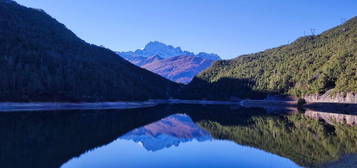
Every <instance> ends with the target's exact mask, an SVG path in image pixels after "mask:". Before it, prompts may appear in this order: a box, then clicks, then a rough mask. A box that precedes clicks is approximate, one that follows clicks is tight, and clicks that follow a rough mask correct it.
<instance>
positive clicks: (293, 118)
mask: <svg viewBox="0 0 357 168" xmlns="http://www.w3.org/2000/svg"><path fill="white" fill-rule="evenodd" d="M249 121H250V123H251V124H250V125H241V124H240V123H239V122H237V124H235V125H232V124H230V125H226V124H224V123H223V124H222V123H220V122H219V121H218V122H217V121H214V120H213V121H199V125H201V126H202V127H203V128H205V129H207V130H208V131H209V132H210V133H211V134H212V136H213V137H214V138H218V139H228V140H232V141H235V142H237V143H238V144H242V145H248V146H252V147H256V148H259V149H263V150H265V151H268V152H271V153H274V154H278V155H281V156H283V157H287V158H289V159H291V160H293V161H295V162H296V163H298V164H300V165H302V166H316V165H320V164H322V163H325V162H328V161H332V160H337V159H339V158H340V157H341V156H342V155H344V154H348V153H351V152H357V127H349V126H344V125H340V124H333V125H329V124H327V123H325V122H323V121H317V120H312V119H309V118H306V117H304V115H302V114H295V115H290V116H270V117H267V116H265V117H260V116H254V117H252V118H251V119H250V120H249Z"/></svg>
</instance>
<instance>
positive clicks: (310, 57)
mask: <svg viewBox="0 0 357 168" xmlns="http://www.w3.org/2000/svg"><path fill="white" fill-rule="evenodd" d="M329 90H331V91H330V92H329V93H330V94H331V95H333V94H336V93H348V92H350V93H357V17H354V18H352V19H350V20H349V21H347V22H346V23H344V24H342V25H340V26H337V27H335V28H333V29H331V30H328V31H325V32H323V33H322V34H320V35H313V36H305V37H301V38H299V39H297V40H296V41H294V42H293V43H291V44H288V45H284V46H280V47H277V48H273V49H268V50H265V51H262V52H258V53H255V54H249V55H242V56H239V57H237V58H235V59H232V60H223V61H217V62H216V63H215V64H214V65H213V66H211V67H210V68H209V69H208V70H206V71H204V72H202V73H200V74H199V75H198V76H197V77H196V78H195V79H194V80H193V81H192V82H191V83H190V85H189V86H188V87H186V89H185V90H184V91H183V92H182V94H181V95H180V97H184V98H208V99H228V98H232V97H238V98H263V97H265V96H266V95H267V94H279V95H293V96H298V97H302V96H305V95H310V94H323V93H326V92H327V91H329Z"/></svg>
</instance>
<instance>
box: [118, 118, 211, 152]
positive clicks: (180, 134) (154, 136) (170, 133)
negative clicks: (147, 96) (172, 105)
mask: <svg viewBox="0 0 357 168" xmlns="http://www.w3.org/2000/svg"><path fill="white" fill-rule="evenodd" d="M120 139H127V140H133V141H134V142H138V143H141V144H142V145H143V146H144V148H145V149H146V150H149V151H158V150H161V149H164V148H169V147H172V146H178V145H179V144H181V143H185V142H188V141H192V140H197V141H207V140H211V139H212V137H211V135H210V133H209V132H207V131H206V130H204V129H202V128H201V127H199V126H198V125H196V124H195V123H194V122H193V121H192V119H191V118H190V117H189V116H188V115H186V114H174V115H171V116H169V117H166V118H164V119H161V120H160V121H157V122H154V123H152V124H149V125H146V126H144V127H141V128H137V129H134V130H133V131H130V132H129V133H127V134H125V135H123V136H122V137H120Z"/></svg>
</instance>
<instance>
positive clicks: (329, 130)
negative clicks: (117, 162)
mask: <svg viewBox="0 0 357 168" xmlns="http://www.w3.org/2000/svg"><path fill="white" fill-rule="evenodd" d="M182 112H184V113H185V114H187V115H188V116H190V117H188V116H187V115H173V114H177V113H182ZM170 115H173V116H170ZM167 116H170V117H167ZM165 117H167V118H165ZM161 118H165V119H163V120H161V121H159V122H157V124H155V123H154V124H150V125H147V124H149V123H153V122H155V121H158V120H159V119H161ZM190 118H192V121H193V123H192V121H191V119H190ZM194 123H196V124H197V125H199V126H201V127H202V128H203V129H205V130H207V131H208V132H209V134H208V133H207V132H206V133H207V134H208V135H212V137H213V138H217V139H226V140H232V141H234V142H236V143H238V144H242V145H247V146H251V147H255V148H259V149H262V150H265V151H268V152H271V153H273V154H277V155H280V156H283V157H286V158H288V159H291V160H292V161H294V162H296V163H297V164H299V165H302V166H309V165H319V164H321V163H325V162H327V161H331V160H336V159H339V158H340V157H341V156H343V155H345V154H349V153H353V152H357V127H352V126H347V125H342V124H334V123H330V124H329V123H326V122H324V121H322V120H313V119H310V118H309V117H306V114H293V115H279V114H275V113H266V112H265V110H264V109H259V108H243V107H242V108H239V107H234V108H232V107H230V106H222V105H206V106H202V105H174V106H164V105H160V106H157V107H153V108H144V109H131V110H106V111H64V112H61V111H51V112H16V113H0V137H1V141H0V142H1V143H0V167H1V168H7V167H9V168H17V167H19V168H23V167H36V168H42V167H43V168H48V167H60V166H61V165H62V164H63V163H65V162H66V161H68V160H70V159H71V158H74V157H78V156H79V155H81V154H83V153H85V152H86V151H88V150H91V149H94V148H97V147H100V146H103V145H106V144H108V143H110V142H113V141H114V140H115V139H117V138H118V137H121V136H123V135H125V136H128V134H129V133H128V132H129V131H130V130H133V129H135V128H140V127H142V128H145V129H146V131H148V132H146V133H147V135H148V136H151V137H154V135H158V133H159V132H161V133H162V132H163V133H165V134H167V135H170V136H172V137H177V138H178V137H179V138H181V139H183V138H187V139H190V138H191V139H192V137H193V138H197V137H199V140H202V139H201V137H204V135H207V134H205V131H203V132H200V131H199V130H201V131H202V129H198V128H199V127H197V125H195V124H194ZM144 125H147V126H145V127H143V126H144ZM155 126H156V127H155ZM181 128H185V129H181ZM145 129H144V130H145ZM180 129H181V130H189V131H187V132H180V131H178V130H180ZM137 130H139V129H137ZM134 132H135V131H133V132H132V133H134ZM137 133H138V132H137ZM132 135H134V134H132ZM137 135H139V134H137ZM144 135H145V134H144ZM187 144H189V143H187ZM166 145H167V144H165V146H164V147H166ZM173 145H174V144H173ZM182 146H183V145H182ZM180 147H181V146H180ZM123 150H124V149H123ZM227 155H228V154H227ZM198 157H204V155H202V156H201V155H199V156H198Z"/></svg>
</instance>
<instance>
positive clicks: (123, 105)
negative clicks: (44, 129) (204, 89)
mask: <svg viewBox="0 0 357 168" xmlns="http://www.w3.org/2000/svg"><path fill="white" fill-rule="evenodd" d="M160 104H197V105H239V106H243V107H246V108H252V107H257V108H280V109H281V108H297V107H298V105H297V101H285V100H250V99H247V100H238V101H222V100H183V99H150V100H147V101H136V102H135V101H118V102H0V112H14V111H50V110H93V109H133V108H146V107H154V106H157V105H160ZM303 107H304V108H319V109H320V108H321V109H330V110H331V109H336V111H338V110H339V109H346V108H347V107H348V109H350V110H351V109H353V110H354V109H356V112H357V104H353V103H341V102H339V103H335V102H331V103H326V102H307V103H306V104H305V105H304V106H303ZM332 107H334V108H332Z"/></svg>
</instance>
